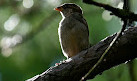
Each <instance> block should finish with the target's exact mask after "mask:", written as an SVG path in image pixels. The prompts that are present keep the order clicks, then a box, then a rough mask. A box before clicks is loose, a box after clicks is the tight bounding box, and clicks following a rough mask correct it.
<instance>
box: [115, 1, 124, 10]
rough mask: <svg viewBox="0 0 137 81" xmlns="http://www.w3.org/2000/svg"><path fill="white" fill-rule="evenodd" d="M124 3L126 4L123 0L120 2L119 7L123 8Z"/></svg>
mask: <svg viewBox="0 0 137 81" xmlns="http://www.w3.org/2000/svg"><path fill="white" fill-rule="evenodd" d="M123 4H124V3H123V2H122V1H121V2H120V3H119V4H118V6H117V8H120V9H123Z"/></svg>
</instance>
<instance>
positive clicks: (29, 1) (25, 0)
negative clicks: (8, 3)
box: [22, 0, 34, 8]
mask: <svg viewBox="0 0 137 81" xmlns="http://www.w3.org/2000/svg"><path fill="white" fill-rule="evenodd" d="M22 4H23V6H24V7H25V8H31V7H32V6H33V4H34V1H33V0H23V2H22Z"/></svg>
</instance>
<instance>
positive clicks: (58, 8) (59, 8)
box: [54, 7, 63, 11]
mask: <svg viewBox="0 0 137 81" xmlns="http://www.w3.org/2000/svg"><path fill="white" fill-rule="evenodd" d="M54 10H57V11H62V10H63V8H62V7H57V8H54Z"/></svg>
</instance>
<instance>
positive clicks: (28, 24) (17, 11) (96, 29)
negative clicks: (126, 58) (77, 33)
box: [0, 0, 137, 81]
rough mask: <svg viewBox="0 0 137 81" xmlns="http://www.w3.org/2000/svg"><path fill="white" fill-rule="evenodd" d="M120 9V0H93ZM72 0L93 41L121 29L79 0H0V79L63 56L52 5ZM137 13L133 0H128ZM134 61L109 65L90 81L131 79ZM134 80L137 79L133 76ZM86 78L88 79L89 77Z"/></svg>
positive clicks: (19, 76)
mask: <svg viewBox="0 0 137 81" xmlns="http://www.w3.org/2000/svg"><path fill="white" fill-rule="evenodd" d="M97 1H100V2H102V3H107V4H110V5H112V6H114V7H119V8H122V4H123V3H122V1H121V0H97ZM67 2H72V3H76V4H78V5H80V6H81V7H82V9H83V12H84V17H85V19H86V20H87V22H88V25H89V30H90V43H91V44H93V45H94V44H96V43H98V42H99V41H100V40H102V39H103V38H105V37H106V36H108V35H111V34H113V33H115V32H118V31H119V30H120V28H121V22H120V19H119V18H117V17H114V16H110V15H109V13H110V12H108V11H105V10H103V9H101V8H98V7H95V6H91V5H87V4H84V3H82V1H81V0H0V81H24V80H26V79H29V78H31V77H33V76H35V75H37V74H40V73H42V72H44V71H45V70H46V69H48V68H49V67H50V66H54V65H55V63H57V62H59V61H61V60H63V59H66V58H65V57H64V56H63V54H62V52H61V48H60V45H59V41H58V33H57V30H58V24H59V22H60V20H61V15H60V13H59V12H56V11H54V10H53V9H54V7H56V6H59V5H60V4H62V3H67ZM130 3H131V10H132V11H134V12H137V0H130ZM136 68H137V61H136V60H134V61H132V62H130V63H125V64H122V65H119V66H117V67H114V68H111V69H110V70H107V71H105V72H103V74H102V75H101V76H100V75H98V76H97V77H95V78H94V79H93V80H92V81H135V80H132V79H133V78H134V77H137V69H136ZM136 79H137V78H136ZM89 81H90V80H89Z"/></svg>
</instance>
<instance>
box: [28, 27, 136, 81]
mask: <svg viewBox="0 0 137 81" xmlns="http://www.w3.org/2000/svg"><path fill="white" fill-rule="evenodd" d="M115 36H116V34H114V35H112V36H109V37H107V38H106V39H104V40H102V41H100V42H99V43H98V44H96V45H94V46H92V47H90V48H89V49H87V50H85V51H82V52H80V53H79V54H78V55H76V56H74V57H72V58H71V59H68V60H66V61H65V62H63V63H61V64H60V65H58V66H54V67H51V68H49V69H48V70H47V71H45V72H43V73H42V74H40V75H37V76H35V77H33V78H31V79H29V80H27V81H64V80H65V81H79V80H80V79H81V77H82V76H84V75H85V74H86V73H87V72H88V71H89V69H90V68H91V67H93V65H94V64H95V63H96V62H97V61H98V59H99V58H100V56H101V55H102V54H103V52H104V51H105V50H106V48H107V47H108V46H109V44H110V43H111V41H112V40H113V38H114V37H115ZM136 41H137V27H134V28H129V29H127V30H126V31H124V32H123V35H122V36H121V37H120V38H119V40H118V41H117V42H116V43H115V44H114V46H113V47H112V49H111V50H110V51H109V52H108V54H107V55H106V56H105V57H104V60H103V61H102V62H101V63H100V64H99V65H98V67H97V68H95V69H94V70H93V72H92V73H91V74H90V75H89V76H88V77H87V78H86V79H92V78H94V77H95V76H96V75H98V74H100V73H102V72H103V71H105V70H108V69H110V68H112V67H114V66H116V65H119V64H121V63H125V62H127V61H129V60H132V59H135V58H136V57H137V51H136V48H137V42H136Z"/></svg>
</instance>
